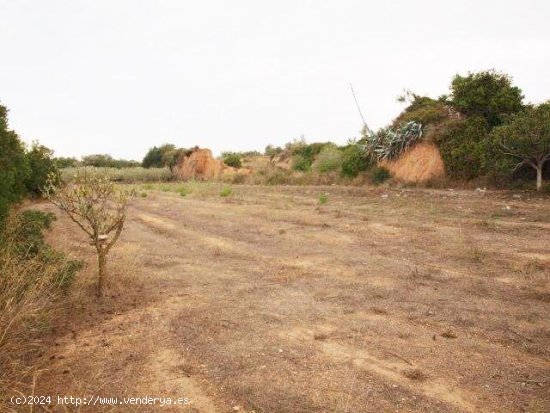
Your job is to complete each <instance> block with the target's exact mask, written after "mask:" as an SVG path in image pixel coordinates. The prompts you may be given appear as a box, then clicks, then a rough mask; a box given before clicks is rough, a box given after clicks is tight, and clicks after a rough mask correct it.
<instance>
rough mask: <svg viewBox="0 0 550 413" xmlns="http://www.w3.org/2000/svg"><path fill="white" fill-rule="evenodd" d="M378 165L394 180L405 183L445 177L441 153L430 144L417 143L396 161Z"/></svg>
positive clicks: (385, 161) (382, 162)
mask: <svg viewBox="0 0 550 413" xmlns="http://www.w3.org/2000/svg"><path fill="white" fill-rule="evenodd" d="M379 165H380V166H383V167H385V168H387V169H388V170H389V171H390V172H391V174H392V175H393V176H394V177H395V178H396V179H399V180H401V181H405V182H425V181H429V180H431V179H437V178H443V177H444V176H445V166H444V164H443V159H442V158H441V153H440V152H439V149H438V148H437V146H435V144H433V143H432V142H419V143H418V144H417V145H415V146H414V147H412V148H410V149H408V150H407V151H405V152H404V153H403V155H401V156H400V157H399V158H398V159H395V160H393V161H387V160H384V161H381V162H380V163H379Z"/></svg>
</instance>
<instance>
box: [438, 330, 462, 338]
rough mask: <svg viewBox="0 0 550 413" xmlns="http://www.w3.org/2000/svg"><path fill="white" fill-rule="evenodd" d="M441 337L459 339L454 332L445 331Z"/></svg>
mask: <svg viewBox="0 0 550 413" xmlns="http://www.w3.org/2000/svg"><path fill="white" fill-rule="evenodd" d="M440 335H441V337H444V338H457V337H458V336H457V335H456V333H455V332H454V331H452V330H445V331H444V332H443V333H441V334H440Z"/></svg>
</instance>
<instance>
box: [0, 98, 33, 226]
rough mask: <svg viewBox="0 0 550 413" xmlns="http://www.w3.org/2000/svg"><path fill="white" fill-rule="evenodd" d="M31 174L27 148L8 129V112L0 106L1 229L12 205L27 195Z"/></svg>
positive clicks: (15, 134)
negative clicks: (28, 179) (27, 184)
mask: <svg viewBox="0 0 550 413" xmlns="http://www.w3.org/2000/svg"><path fill="white" fill-rule="evenodd" d="M29 174H30V169H29V165H28V162H27V158H26V156H25V146H24V145H23V142H22V141H21V139H19V136H18V135H17V133H15V132H14V131H12V130H9V129H8V110H7V108H6V107H5V106H2V105H0V229H1V228H2V226H3V223H4V222H5V220H6V218H7V216H8V212H9V207H10V205H11V204H13V203H15V202H19V201H20V200H21V199H22V198H23V196H24V195H25V194H26V187H25V182H26V180H27V177H28V176H29Z"/></svg>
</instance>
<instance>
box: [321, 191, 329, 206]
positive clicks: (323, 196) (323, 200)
mask: <svg viewBox="0 0 550 413" xmlns="http://www.w3.org/2000/svg"><path fill="white" fill-rule="evenodd" d="M327 202H328V194H327V193H322V194H321V195H319V204H321V205H324V204H326V203H327Z"/></svg>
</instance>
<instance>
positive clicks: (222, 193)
mask: <svg viewBox="0 0 550 413" xmlns="http://www.w3.org/2000/svg"><path fill="white" fill-rule="evenodd" d="M232 194H233V189H231V187H230V186H225V187H223V189H222V190H221V191H220V196H221V197H222V198H225V197H228V196H230V195H232Z"/></svg>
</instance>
